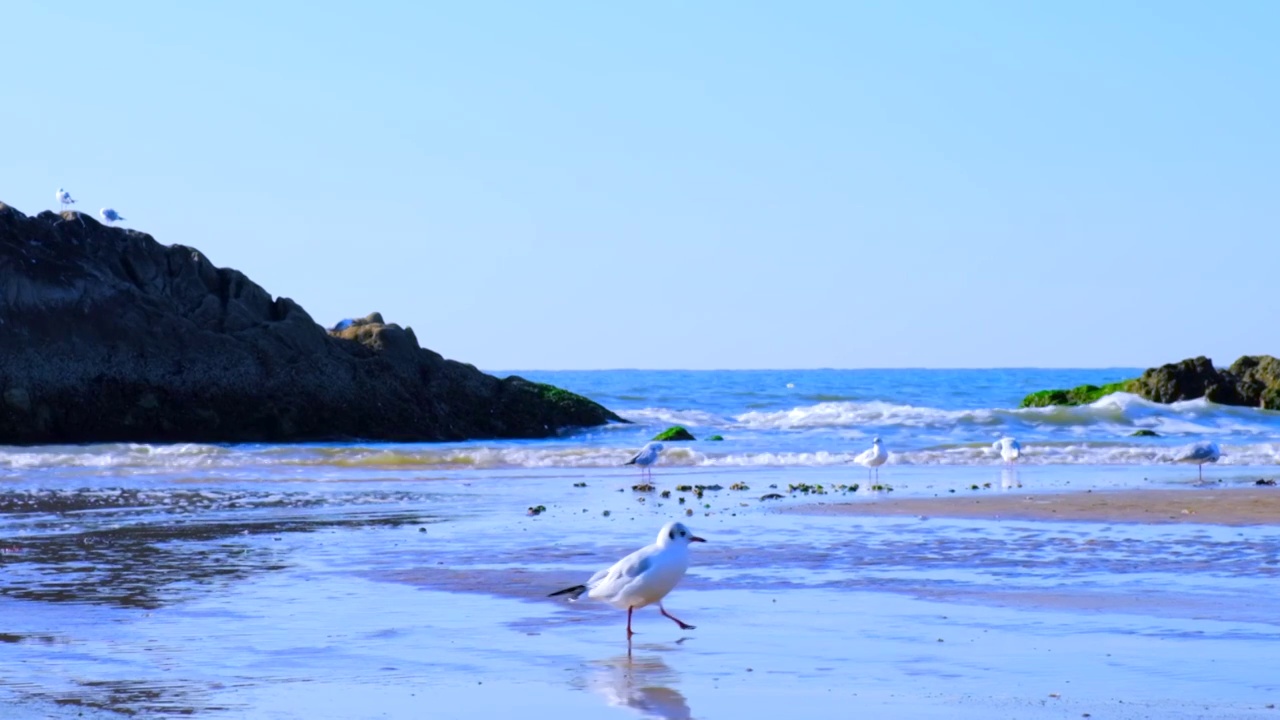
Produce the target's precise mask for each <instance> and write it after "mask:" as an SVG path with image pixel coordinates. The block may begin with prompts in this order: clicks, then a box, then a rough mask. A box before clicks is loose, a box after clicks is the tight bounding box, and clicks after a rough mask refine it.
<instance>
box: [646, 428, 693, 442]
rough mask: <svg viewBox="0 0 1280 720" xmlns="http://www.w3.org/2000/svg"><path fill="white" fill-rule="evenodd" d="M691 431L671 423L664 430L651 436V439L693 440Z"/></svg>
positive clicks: (668, 440)
mask: <svg viewBox="0 0 1280 720" xmlns="http://www.w3.org/2000/svg"><path fill="white" fill-rule="evenodd" d="M695 439H696V438H694V437H693V433H691V432H689V431H688V430H685V429H684V428H682V427H680V426H679V425H673V426H671V427H669V428H667V429H666V430H663V431H662V432H660V433H658V434H657V435H654V436H653V440H654V441H657V442H673V441H676V440H695Z"/></svg>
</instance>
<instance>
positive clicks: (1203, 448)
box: [1173, 442, 1222, 480]
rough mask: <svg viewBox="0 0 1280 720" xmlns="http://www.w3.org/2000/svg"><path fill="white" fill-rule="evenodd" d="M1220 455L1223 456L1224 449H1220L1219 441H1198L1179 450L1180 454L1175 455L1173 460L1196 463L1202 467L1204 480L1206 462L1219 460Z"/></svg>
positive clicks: (1201, 475) (1201, 477)
mask: <svg viewBox="0 0 1280 720" xmlns="http://www.w3.org/2000/svg"><path fill="white" fill-rule="evenodd" d="M1220 457H1222V451H1221V450H1219V449H1218V443H1216V442H1198V443H1195V444H1194V445H1188V446H1186V447H1184V448H1182V449H1181V450H1179V451H1178V454H1177V455H1175V456H1174V457H1173V461H1174V462H1180V463H1195V464H1196V465H1198V466H1199V468H1200V479H1201V480H1204V464H1205V463H1211V462H1218V458H1220Z"/></svg>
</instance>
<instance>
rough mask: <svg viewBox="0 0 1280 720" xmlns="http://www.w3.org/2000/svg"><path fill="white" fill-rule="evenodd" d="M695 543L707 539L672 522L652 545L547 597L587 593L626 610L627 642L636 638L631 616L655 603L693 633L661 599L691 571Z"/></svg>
mask: <svg viewBox="0 0 1280 720" xmlns="http://www.w3.org/2000/svg"><path fill="white" fill-rule="evenodd" d="M696 542H706V540H703V539H702V538H700V537H698V536H697V535H694V534H693V533H691V532H689V528H687V527H685V526H684V524H683V523H678V522H675V521H672V522H669V523H667V524H666V525H663V526H662V529H661V530H659V531H658V539H657V541H655V542H654V543H653V544H652V545H649V546H648V547H644V548H641V549H639V550H637V551H635V552H633V553H631V554H630V555H628V556H626V557H624V558H622V559H621V560H619V561H618V562H616V563H614V564H613V565H612V566H610V567H609V568H608V569H605V570H601V571H600V572H598V573H596V574H595V575H592V576H591V579H590V580H588V581H587V582H586V584H584V585H574V586H573V587H568V588H565V589H563V590H557V591H556V592H553V593H551V594H550V595H548V596H547V597H556V596H557V595H568V596H569V599H570V600H577V599H578V598H580V597H582V595H583V594H584V593H585V594H586V596H587V597H589V598H591V599H592V600H603V601H604V602H607V603H609V604H610V605H612V606H614V607H616V608H618V609H619V610H623V609H625V610H626V611H627V640H628V641H630V640H631V636H632V635H635V632H633V631H632V630H631V614H632V613H633V612H635V611H636V610H637V609H639V608H642V607H646V606H649V605H652V604H654V603H657V604H658V610H659V611H661V612H662V614H663V615H664V616H665V617H668V618H670V619H671V620H673V621H675V624H677V625H679V626H680V629H681V630H693V629H694V627H693V626H692V625H690V624H689V623H687V622H685V621H683V620H681V619H680V618H678V617H676V616H674V615H672V614H671V613H669V612H667V609H666V608H664V607H662V599H663V598H664V597H666V596H667V593H669V592H671V590H672V589H673V588H675V586H676V584H677V583H679V582H680V579H681V578H683V577H684V573H685V571H686V570H688V569H689V545H690V543H696Z"/></svg>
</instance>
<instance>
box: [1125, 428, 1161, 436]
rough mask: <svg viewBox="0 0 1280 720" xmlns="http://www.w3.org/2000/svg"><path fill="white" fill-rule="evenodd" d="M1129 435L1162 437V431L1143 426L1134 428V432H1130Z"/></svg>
mask: <svg viewBox="0 0 1280 720" xmlns="http://www.w3.org/2000/svg"><path fill="white" fill-rule="evenodd" d="M1129 437H1160V433H1158V432H1156V431H1155V430H1148V429H1147V428H1142V429H1141V430H1134V431H1133V432H1131V433H1129Z"/></svg>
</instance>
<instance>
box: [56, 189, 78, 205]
mask: <svg viewBox="0 0 1280 720" xmlns="http://www.w3.org/2000/svg"><path fill="white" fill-rule="evenodd" d="M53 196H54V197H55V198H57V199H58V204H59V205H61V206H62V208H61V209H62V210H67V209H68V208H67V206H68V205H74V204H75V202H76V201H75V200H73V199H72V198H71V193H69V192H67V191H66V190H63V189H62V188H58V192H56V193H54V194H53Z"/></svg>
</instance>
